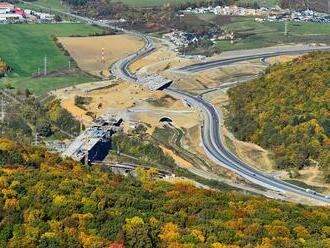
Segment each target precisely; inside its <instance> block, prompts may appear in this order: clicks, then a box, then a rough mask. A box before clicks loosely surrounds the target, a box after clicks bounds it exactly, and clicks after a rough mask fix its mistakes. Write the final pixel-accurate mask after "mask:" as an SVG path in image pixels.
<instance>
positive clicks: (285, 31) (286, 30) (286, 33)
mask: <svg viewBox="0 0 330 248" xmlns="http://www.w3.org/2000/svg"><path fill="white" fill-rule="evenodd" d="M284 35H285V36H288V21H285V22H284Z"/></svg>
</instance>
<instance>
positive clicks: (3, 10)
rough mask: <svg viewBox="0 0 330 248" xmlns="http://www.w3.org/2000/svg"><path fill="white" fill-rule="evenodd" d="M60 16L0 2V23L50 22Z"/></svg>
mask: <svg viewBox="0 0 330 248" xmlns="http://www.w3.org/2000/svg"><path fill="white" fill-rule="evenodd" d="M58 21H60V18H56V16H55V15H51V14H49V13H42V12H37V11H33V10H29V9H21V8H18V7H16V6H15V5H13V4H10V3H0V24H10V23H50V22H58Z"/></svg>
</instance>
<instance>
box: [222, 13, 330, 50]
mask: <svg viewBox="0 0 330 248" xmlns="http://www.w3.org/2000/svg"><path fill="white" fill-rule="evenodd" d="M223 29H224V30H227V31H234V32H238V33H239V34H240V36H241V38H240V39H237V40H236V41H235V43H234V44H231V43H230V42H229V41H219V42H217V44H216V47H217V48H218V49H219V50H220V51H227V50H237V49H253V48H258V47H267V46H274V45H279V44H283V43H314V42H315V43H330V25H329V24H322V23H303V22H301V23H289V24H288V30H289V35H288V36H285V35H284V23H271V22H264V23H257V22H255V21H254V20H253V19H246V18H245V19H242V21H239V20H238V21H237V22H234V23H230V24H226V25H224V26H223Z"/></svg>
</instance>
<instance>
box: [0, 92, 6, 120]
mask: <svg viewBox="0 0 330 248" xmlns="http://www.w3.org/2000/svg"><path fill="white" fill-rule="evenodd" d="M0 121H1V123H2V124H3V122H4V121H5V101H4V99H3V96H1V117H0Z"/></svg>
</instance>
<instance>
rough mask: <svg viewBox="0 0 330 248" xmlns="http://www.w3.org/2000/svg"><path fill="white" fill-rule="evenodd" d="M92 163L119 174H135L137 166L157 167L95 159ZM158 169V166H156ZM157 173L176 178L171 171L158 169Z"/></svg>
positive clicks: (161, 176) (144, 167)
mask: <svg viewBox="0 0 330 248" xmlns="http://www.w3.org/2000/svg"><path fill="white" fill-rule="evenodd" d="M92 165H101V166H103V167H104V168H105V169H109V170H111V171H112V172H114V173H119V174H124V175H128V174H133V175H134V174H135V170H136V169H137V168H143V169H146V170H149V169H155V167H148V166H143V165H137V164H130V163H110V162H102V161H95V162H93V163H92ZM156 169H157V168H156ZM157 175H158V177H159V178H174V177H175V175H174V174H173V173H171V172H169V171H166V170H161V169H157Z"/></svg>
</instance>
